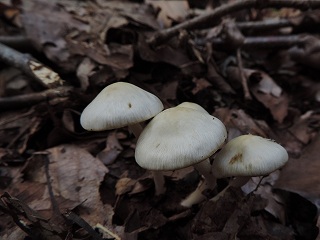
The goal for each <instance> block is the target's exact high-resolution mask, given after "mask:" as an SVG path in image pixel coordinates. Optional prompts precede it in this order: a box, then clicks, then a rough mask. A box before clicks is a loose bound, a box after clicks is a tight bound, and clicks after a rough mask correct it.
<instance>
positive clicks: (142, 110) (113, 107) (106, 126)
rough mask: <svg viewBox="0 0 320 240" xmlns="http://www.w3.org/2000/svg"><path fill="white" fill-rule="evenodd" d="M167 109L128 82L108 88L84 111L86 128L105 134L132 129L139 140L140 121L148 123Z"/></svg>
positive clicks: (156, 99)
mask: <svg viewBox="0 0 320 240" xmlns="http://www.w3.org/2000/svg"><path fill="white" fill-rule="evenodd" d="M162 110H163V104H162V103H161V101H160V99H159V98H157V97H156V96H155V95H153V94H151V93H149V92H147V91H145V90H143V89H141V88H139V87H137V86H135V85H132V84H130V83H126V82H117V83H113V84H110V85H109V86H107V87H105V88H104V89H103V90H102V91H101V92H100V93H99V94H98V95H97V96H96V98H95V99H93V101H92V102H91V103H90V104H89V105H88V106H87V107H86V108H85V109H84V110H83V112H82V114H81V118H80V123H81V125H82V127H83V128H84V129H86V130H88V131H103V130H110V129H116V128H120V127H125V126H128V127H129V130H130V131H131V132H133V134H134V135H135V136H136V137H138V136H139V135H140V133H141V131H142V127H141V125H140V124H139V123H140V122H143V121H146V120H148V119H150V118H152V117H154V116H155V115H157V114H158V113H159V112H161V111H162Z"/></svg>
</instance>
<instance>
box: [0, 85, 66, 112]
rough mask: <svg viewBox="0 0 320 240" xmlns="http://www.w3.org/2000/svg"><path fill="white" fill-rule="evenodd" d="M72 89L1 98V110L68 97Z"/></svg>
mask: <svg viewBox="0 0 320 240" xmlns="http://www.w3.org/2000/svg"><path fill="white" fill-rule="evenodd" d="M71 90H72V88H70V87H60V88H56V89H48V90H46V91H43V92H37V93H30V94H24V95H18V96H12V97H3V98H0V110H1V111H3V110H12V109H17V108H24V107H29V106H33V105H35V104H37V103H40V102H44V101H49V100H51V99H54V98H61V97H68V96H69V95H70V93H71Z"/></svg>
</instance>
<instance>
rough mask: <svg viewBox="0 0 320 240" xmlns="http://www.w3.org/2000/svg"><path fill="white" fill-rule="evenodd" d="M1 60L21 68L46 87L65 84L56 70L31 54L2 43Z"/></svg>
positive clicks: (0, 47)
mask: <svg viewBox="0 0 320 240" xmlns="http://www.w3.org/2000/svg"><path fill="white" fill-rule="evenodd" d="M0 60H1V61H3V62H5V63H6V64H8V65H10V66H12V67H15V68H17V69H19V70H21V71H22V72H23V73H24V74H26V75H27V76H29V77H31V79H33V80H35V81H37V82H38V83H40V84H41V85H42V86H44V87H46V88H54V87H58V86H61V85H62V84H63V81H62V79H61V78H60V77H59V75H58V74H57V73H56V72H54V71H52V70H51V69H49V68H47V67H46V66H44V65H43V64H42V63H40V62H38V61H37V60H35V59H33V58H32V57H31V56H30V55H29V54H23V53H20V52H18V51H16V50H14V49H12V48H10V47H8V46H6V45H4V44H1V43H0Z"/></svg>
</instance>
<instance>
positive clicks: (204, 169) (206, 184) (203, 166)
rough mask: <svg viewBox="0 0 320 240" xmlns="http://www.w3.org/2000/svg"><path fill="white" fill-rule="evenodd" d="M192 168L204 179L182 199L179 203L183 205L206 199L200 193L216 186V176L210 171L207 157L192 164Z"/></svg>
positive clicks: (186, 205)
mask: <svg viewBox="0 0 320 240" xmlns="http://www.w3.org/2000/svg"><path fill="white" fill-rule="evenodd" d="M194 168H195V169H196V170H197V171H198V172H199V173H200V174H201V175H202V176H203V177H204V181H203V182H202V183H201V184H199V185H198V187H197V188H196V190H194V191H193V192H192V193H191V194H190V195H189V196H188V197H187V198H185V199H184V200H182V202H181V205H182V206H184V207H191V206H192V205H194V204H198V203H200V202H202V201H204V200H205V199H206V196H205V195H203V194H202V192H203V191H205V190H207V189H211V190H212V189H214V188H215V187H216V184H217V183H216V182H217V181H216V177H215V176H214V175H213V173H212V171H211V164H210V161H209V159H206V160H204V161H202V162H200V163H198V164H195V165H194Z"/></svg>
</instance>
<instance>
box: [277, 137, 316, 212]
mask: <svg viewBox="0 0 320 240" xmlns="http://www.w3.org/2000/svg"><path fill="white" fill-rule="evenodd" d="M319 148H320V135H319V134H318V136H317V137H316V138H315V139H314V140H313V141H312V142H311V143H310V145H308V146H307V147H306V148H305V149H304V151H303V152H302V155H301V157H299V158H298V159H294V158H290V159H289V162H288V163H287V164H286V165H285V166H284V168H283V169H282V171H281V175H280V178H279V180H278V181H277V183H276V185H275V187H277V188H280V189H284V190H286V191H290V192H295V193H297V194H299V195H301V196H302V197H304V198H306V199H308V200H309V201H311V202H313V203H314V204H315V205H316V206H317V207H318V209H319V208H320V205H319V199H320V178H319V169H320V158H319V154H318V152H319Z"/></svg>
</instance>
